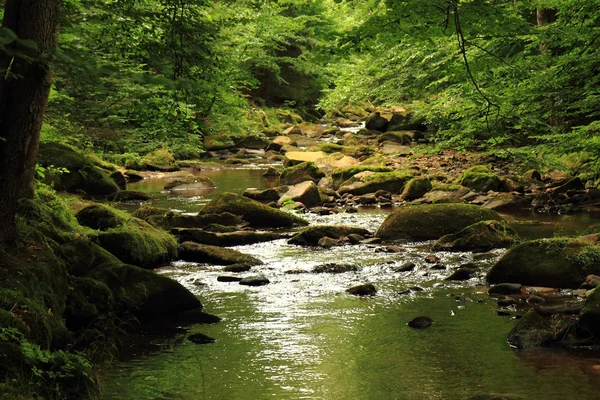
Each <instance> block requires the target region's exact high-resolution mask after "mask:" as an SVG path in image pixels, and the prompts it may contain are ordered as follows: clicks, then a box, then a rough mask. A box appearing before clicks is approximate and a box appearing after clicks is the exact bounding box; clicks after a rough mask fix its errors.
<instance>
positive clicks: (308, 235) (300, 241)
mask: <svg viewBox="0 0 600 400" xmlns="http://www.w3.org/2000/svg"><path fill="white" fill-rule="evenodd" d="M351 234H358V235H361V236H369V235H370V232H369V231H368V230H366V229H363V228H355V227H351V226H342V225H318V226H310V227H308V228H305V229H303V230H301V231H300V232H298V233H297V234H295V235H294V236H293V237H292V238H291V239H290V240H289V241H288V243H289V244H295V245H299V246H317V245H318V243H319V240H320V239H321V238H324V237H329V238H332V239H339V238H341V237H343V236H348V235H351Z"/></svg>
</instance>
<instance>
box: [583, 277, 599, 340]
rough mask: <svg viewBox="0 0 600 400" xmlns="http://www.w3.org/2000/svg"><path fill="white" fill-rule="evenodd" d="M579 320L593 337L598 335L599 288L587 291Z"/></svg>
mask: <svg viewBox="0 0 600 400" xmlns="http://www.w3.org/2000/svg"><path fill="white" fill-rule="evenodd" d="M579 322H580V323H581V325H582V326H583V327H585V328H586V329H587V330H588V331H589V332H590V333H591V334H592V335H594V336H595V337H600V289H599V288H598V287H596V288H595V289H593V290H592V291H590V292H589V293H588V295H587V296H586V299H585V305H584V306H583V309H582V310H581V312H580V314H579Z"/></svg>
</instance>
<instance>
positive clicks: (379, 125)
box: [365, 112, 389, 132]
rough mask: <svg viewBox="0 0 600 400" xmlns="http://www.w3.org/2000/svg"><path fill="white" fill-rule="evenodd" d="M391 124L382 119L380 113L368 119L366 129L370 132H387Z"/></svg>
mask: <svg viewBox="0 0 600 400" xmlns="http://www.w3.org/2000/svg"><path fill="white" fill-rule="evenodd" d="M388 124H389V121H388V120H387V119H386V118H384V117H382V116H381V114H380V113H379V112H375V113H373V114H371V115H370V116H369V118H367V120H366V121H365V128H367V129H369V130H374V131H379V132H385V130H386V129H387V127H388Z"/></svg>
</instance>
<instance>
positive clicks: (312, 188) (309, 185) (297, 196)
mask: <svg viewBox="0 0 600 400" xmlns="http://www.w3.org/2000/svg"><path fill="white" fill-rule="evenodd" d="M286 200H292V201H294V202H300V203H302V204H304V206H305V207H307V208H312V207H316V206H318V205H319V204H321V203H322V201H321V193H320V192H319V188H318V187H317V185H315V183H314V182H313V181H306V182H302V183H299V184H297V185H294V186H290V187H289V188H288V190H287V192H285V193H284V194H283V195H282V196H281V198H280V199H279V200H278V201H277V204H278V205H279V206H281V205H283V204H284V202H285V201H286Z"/></svg>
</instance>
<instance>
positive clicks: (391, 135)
mask: <svg viewBox="0 0 600 400" xmlns="http://www.w3.org/2000/svg"><path fill="white" fill-rule="evenodd" d="M377 141H378V142H379V143H383V142H394V143H400V144H405V145H408V144H410V143H411V142H412V136H411V135H410V134H408V133H407V132H398V131H388V132H386V133H384V134H382V135H380V136H379V138H378V139H377Z"/></svg>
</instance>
